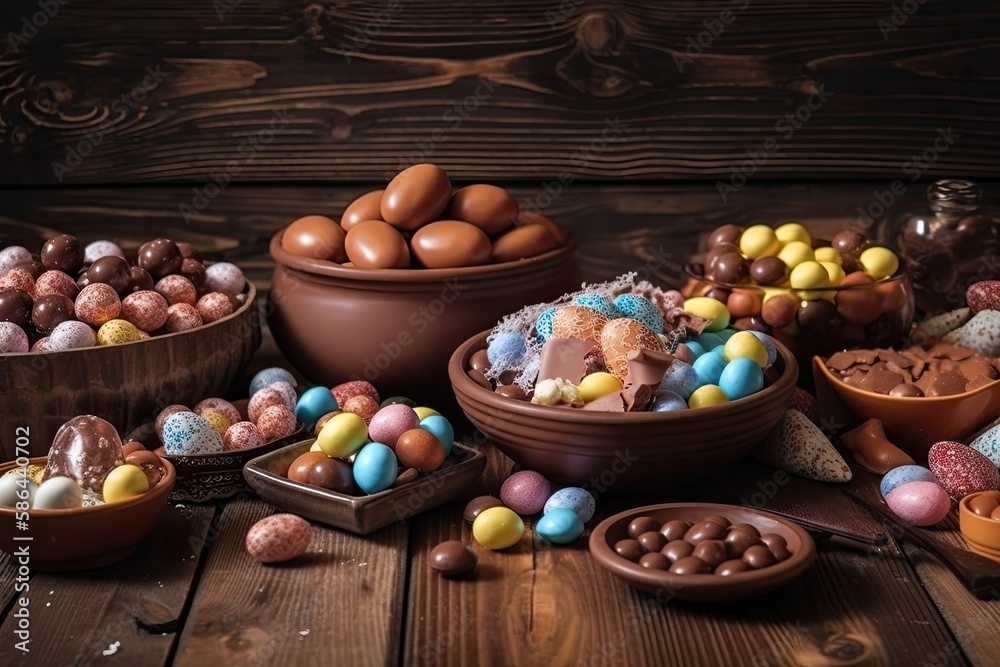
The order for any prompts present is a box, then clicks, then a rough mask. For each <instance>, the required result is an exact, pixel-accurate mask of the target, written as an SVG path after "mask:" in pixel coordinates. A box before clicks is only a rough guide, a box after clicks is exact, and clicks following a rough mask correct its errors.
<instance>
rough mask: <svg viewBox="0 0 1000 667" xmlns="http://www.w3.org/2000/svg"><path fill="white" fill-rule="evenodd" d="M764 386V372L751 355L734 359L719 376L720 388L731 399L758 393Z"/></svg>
mask: <svg viewBox="0 0 1000 667" xmlns="http://www.w3.org/2000/svg"><path fill="white" fill-rule="evenodd" d="M706 356H708V355H706ZM695 363H698V362H697V361H696V362H695ZM763 387H764V372H763V371H762V370H761V368H760V365H759V364H758V363H757V362H756V361H754V360H753V359H750V358H749V357H737V358H736V359H733V360H732V361H730V362H729V363H728V364H726V367H725V368H724V369H723V371H722V375H721V376H720V377H719V389H721V390H722V393H723V394H725V395H726V397H727V398H729V400H730V401H736V400H739V399H741V398H746V397H747V396H750V395H751V394H756V393H757V392H758V391H760V390H761V389H762V388H763Z"/></svg>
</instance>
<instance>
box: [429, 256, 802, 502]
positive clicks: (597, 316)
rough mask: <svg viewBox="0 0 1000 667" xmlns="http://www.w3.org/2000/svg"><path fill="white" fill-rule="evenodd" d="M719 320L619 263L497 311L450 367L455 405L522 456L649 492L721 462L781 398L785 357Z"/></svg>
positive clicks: (794, 371) (552, 475)
mask: <svg viewBox="0 0 1000 667" xmlns="http://www.w3.org/2000/svg"><path fill="white" fill-rule="evenodd" d="M729 322H730V317H729V313H728V311H726V309H725V306H724V305H722V304H721V303H720V302H718V301H714V300H711V299H705V300H694V301H685V299H684V298H683V296H682V295H681V294H680V293H678V292H676V291H672V290H671V291H664V290H662V289H660V288H658V287H655V286H653V285H651V284H649V283H648V282H645V281H639V282H636V280H635V274H627V275H625V276H622V277H620V278H618V279H617V280H615V281H613V282H610V283H603V284H599V285H589V286H584V289H583V290H581V291H579V292H576V293H573V294H568V295H566V296H564V297H563V298H561V299H558V300H556V301H554V302H548V303H543V304H534V305H531V306H526V307H525V308H522V309H521V310H519V311H517V312H515V313H512V314H511V315H508V316H507V317H505V318H504V319H503V320H501V321H500V323H499V324H498V325H497V326H496V327H495V328H494V329H492V330H491V331H485V332H482V333H479V334H477V335H475V336H473V337H472V338H470V339H469V340H467V341H466V342H465V343H463V344H462V345H461V346H459V347H458V349H456V350H455V353H454V354H453V355H452V357H451V360H450V362H449V366H448V372H449V375H450V378H451V382H452V387H453V389H454V391H455V396H456V398H457V399H458V403H459V405H460V406H461V408H462V410H463V411H464V412H465V414H466V416H467V417H468V418H469V419H470V420H471V421H472V423H473V424H475V425H476V427H478V428H479V429H480V430H481V431H483V433H485V434H486V435H487V436H488V437H489V438H490V439H491V440H492V441H493V442H494V443H496V445H497V447H498V448H499V449H500V450H501V451H503V452H504V453H505V454H506V455H507V456H509V457H510V458H512V459H513V460H514V461H516V462H517V463H519V464H520V465H521V466H522V467H524V468H526V469H530V470H535V471H538V472H540V473H542V474H544V475H545V476H546V477H547V478H549V479H551V480H553V481H556V482H559V483H561V484H567V485H574V486H583V485H588V484H589V485H591V486H595V487H596V488H601V489H608V490H610V491H613V492H621V493H631V492H639V491H645V490H653V489H657V488H662V487H663V485H664V484H672V483H684V482H692V481H694V480H696V479H697V478H698V477H699V476H701V475H704V474H705V473H707V472H708V471H710V470H712V469H713V468H716V467H718V466H725V465H728V464H730V463H733V462H734V461H736V460H737V459H739V458H740V457H741V456H743V455H745V454H746V453H748V452H749V451H750V450H751V449H752V448H753V447H754V446H755V445H757V444H759V443H760V442H761V441H762V440H763V439H764V437H765V436H766V434H767V433H768V432H769V431H770V430H771V429H773V428H774V426H775V425H777V423H778V421H779V420H780V419H781V416H782V415H783V414H784V412H785V410H786V409H787V407H788V402H789V400H790V398H791V395H792V391H793V389H794V387H795V382H796V379H797V377H798V365H797V363H796V361H795V358H794V357H793V356H792V354H791V353H790V352H789V351H788V349H787V348H785V347H784V346H783V345H781V344H780V343H778V342H777V341H774V340H773V339H772V338H771V337H770V336H768V335H766V334H762V333H760V332H749V331H743V332H740V331H736V330H734V329H731V328H729V326H728V325H729ZM602 492H603V491H602Z"/></svg>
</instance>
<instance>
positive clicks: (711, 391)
mask: <svg viewBox="0 0 1000 667" xmlns="http://www.w3.org/2000/svg"><path fill="white" fill-rule="evenodd" d="M728 402H729V397H728V396H726V395H725V393H723V391H722V390H721V389H719V387H718V385H714V384H706V385H703V386H701V387H698V388H697V389H695V390H694V393H693V394H691V398H689V399H688V407H689V408H692V409H694V408H705V407H708V406H709V405H719V404H721V403H728Z"/></svg>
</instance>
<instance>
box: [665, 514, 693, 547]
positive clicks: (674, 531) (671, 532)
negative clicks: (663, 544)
mask: <svg viewBox="0 0 1000 667" xmlns="http://www.w3.org/2000/svg"><path fill="white" fill-rule="evenodd" d="M690 527H691V522H690V521H684V520H683V519H674V520H673V521H668V522H666V523H665V524H663V525H662V526H660V532H661V533H663V536H664V537H666V538H667V542H673V541H674V540H683V539H684V533H686V532H688V528H690Z"/></svg>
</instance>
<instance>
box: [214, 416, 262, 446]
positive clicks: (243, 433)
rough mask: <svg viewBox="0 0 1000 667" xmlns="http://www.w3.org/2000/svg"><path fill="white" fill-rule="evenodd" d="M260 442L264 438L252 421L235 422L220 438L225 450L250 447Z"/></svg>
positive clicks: (260, 443) (258, 444)
mask: <svg viewBox="0 0 1000 667" xmlns="http://www.w3.org/2000/svg"><path fill="white" fill-rule="evenodd" d="M262 444H264V438H263V437H262V436H261V434H260V429H258V428H257V425H256V424H254V423H253V422H236V423H235V424H233V425H232V426H230V427H229V428H228V429H227V430H226V435H225V436H223V438H222V446H223V449H224V450H225V451H227V452H235V451H239V450H241V449H250V448H252V447H258V446H260V445H262Z"/></svg>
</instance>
